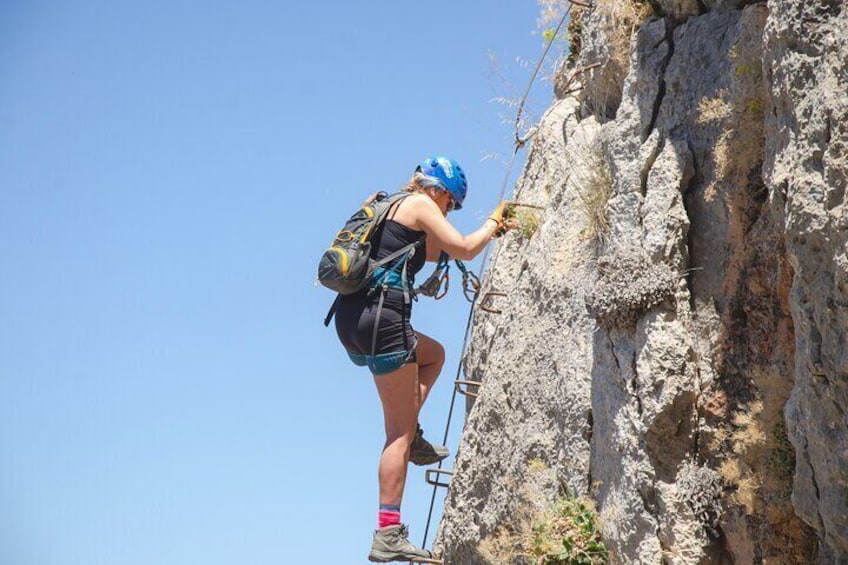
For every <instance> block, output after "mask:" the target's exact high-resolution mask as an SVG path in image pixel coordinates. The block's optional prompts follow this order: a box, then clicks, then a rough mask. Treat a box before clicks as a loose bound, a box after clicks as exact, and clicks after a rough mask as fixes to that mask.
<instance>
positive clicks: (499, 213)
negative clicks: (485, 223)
mask: <svg viewBox="0 0 848 565" xmlns="http://www.w3.org/2000/svg"><path fill="white" fill-rule="evenodd" d="M506 204H507V202H506V200H504V201H502V202H501V203H500V204H498V207H497V208H495V211H494V212H492V213H491V214H489V219H490V220H494V221H495V223H497V224H498V227H499V228H501V227H503V221H504V218H503V216H504V209H505V208H506Z"/></svg>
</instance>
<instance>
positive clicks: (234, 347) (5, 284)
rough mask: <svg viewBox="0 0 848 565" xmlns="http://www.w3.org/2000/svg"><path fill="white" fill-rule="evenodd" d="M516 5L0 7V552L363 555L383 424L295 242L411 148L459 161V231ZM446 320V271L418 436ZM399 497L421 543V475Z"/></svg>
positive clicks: (434, 314) (326, 236) (314, 241)
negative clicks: (462, 201)
mask: <svg viewBox="0 0 848 565" xmlns="http://www.w3.org/2000/svg"><path fill="white" fill-rule="evenodd" d="M288 5H292V6H296V7H286V6H288ZM538 11H539V10H538V6H537V5H536V4H535V2H533V1H532V0H523V1H521V2H502V3H493V2H483V1H473V2H472V1H468V2H448V1H434V2H430V3H427V4H426V5H422V4H421V3H413V2H388V1H375V2H367V3H354V2H335V1H331V2H321V3H318V2H315V3H309V2H300V3H296V4H295V3H283V2H257V1H254V0H248V1H242V2H230V3H223V2H212V3H209V2H205V3H201V2H196V1H191V2H189V1H173V0H172V1H169V2H162V1H157V0H154V1H151V2H146V3H132V4H131V3H122V2H107V1H105V0H104V1H93V0H81V1H78V2H60V1H54V2H51V1H39V0H33V1H29V2H22V1H17V0H6V1H4V2H2V3H0V264H2V268H0V462H2V463H0V563H3V564H4V565H6V564H8V565H36V564H37V565H71V564H85V565H96V564H104V565H112V564H115V565H118V564H119V565H136V564H138V565H141V564H152V563H155V564H157V565H165V564H175V565H176V564H179V565H184V564H187V563H203V564H204V565H213V564H231V563H250V564H265V563H268V564H271V563H276V564H279V563H331V562H332V563H342V564H348V563H362V562H365V559H364V557H365V555H366V554H367V551H368V547H369V544H370V538H371V534H372V531H373V528H374V527H375V514H376V505H377V484H376V464H377V460H378V457H379V452H380V449H381V446H382V442H383V437H382V416H381V413H380V406H379V403H378V400H377V396H376V392H375V390H374V386H373V383H372V381H371V378H370V375H368V373H367V372H363V370H361V369H358V368H356V367H354V366H353V365H351V364H350V363H349V362H348V360H347V358H346V356H345V354H344V352H343V350H342V349H341V347H340V346H339V344H338V343H337V341H336V338H335V335H334V332H333V331H332V330H327V329H325V328H324V327H323V325H322V324H321V321H322V319H323V316H324V314H325V312H326V309H327V307H328V306H329V304H330V303H331V301H332V295H331V294H330V293H329V291H326V290H324V289H323V288H316V287H315V286H314V284H313V283H314V280H315V271H316V266H317V259H318V258H319V256H320V254H321V252H322V250H323V248H324V247H325V246H326V245H327V244H328V243H329V240H330V238H331V237H332V234H333V233H335V231H336V230H337V229H338V226H339V225H340V224H341V223H343V221H344V219H345V218H346V217H347V216H348V215H349V214H350V213H352V211H353V210H354V209H355V208H356V206H357V205H358V204H359V202H361V200H362V199H363V198H364V197H365V196H366V195H367V194H369V193H370V192H373V191H374V190H393V189H395V188H397V187H399V186H400V185H401V184H403V182H404V181H405V180H406V179H407V178H408V176H409V175H410V173H411V171H412V169H413V168H414V166H415V164H416V163H417V161H419V160H420V159H422V158H424V157H426V156H428V155H429V154H432V153H444V154H447V155H450V156H452V157H453V158H455V159H457V160H458V161H459V162H460V163H461V164H462V165H463V168H464V169H465V170H466V172H467V174H468V177H469V181H470V188H469V190H470V192H469V197H468V200H467V201H466V206H465V209H464V210H463V211H462V212H461V213H459V214H457V215H456V216H455V217H453V218H451V219H452V220H453V221H454V222H455V224H456V225H457V226H458V227H459V228H460V229H461V230H462V231H464V232H468V231H470V230H471V229H474V228H475V227H476V226H477V225H478V224H479V223H480V222H482V221H483V219H484V218H485V216H486V214H487V213H488V211H489V210H490V209H491V208H493V207H494V206H495V205H496V204H497V201H496V199H497V194H498V192H499V190H500V183H501V179H502V175H503V173H504V164H503V163H502V162H500V161H499V160H497V159H492V160H486V161H482V160H481V159H482V157H483V156H484V155H486V154H492V153H502V154H506V153H508V152H509V151H510V136H511V126H509V125H504V124H502V123H501V118H502V114H506V115H511V110H509V109H508V108H506V107H504V106H503V105H498V104H496V103H493V102H491V99H492V98H493V97H496V96H507V97H510V96H517V95H518V94H520V91H521V90H523V87H524V85H525V83H526V80H527V78H528V77H529V73H530V69H528V68H526V67H527V65H526V63H525V64H524V65H522V64H520V63H518V62H516V58H521V59H523V60H525V61H531V62H534V61H535V60H536V57H538V56H539V54H540V52H541V49H542V40H541V38H540V36H539V35H538V34H534V33H533V31H534V29H535V27H536V19H537V17H538ZM490 51H491V52H493V53H494V54H495V55H496V57H497V59H498V60H499V61H500V65H501V69H502V72H503V73H504V74H505V75H506V77H507V78H508V80H510V81H513V82H514V86H513V87H512V88H510V87H508V86H507V85H505V84H503V83H502V82H501V81H500V80H499V79H497V78H494V77H493V72H492V66H491V63H490V61H489V52H490ZM534 99H535V102H534V103H533V106H532V107H533V108H535V110H536V111H537V113H538V112H539V111H541V110H543V109H544V107H545V106H546V105H547V101H548V100H549V99H550V86H549V85H548V84H545V83H541V84H539V85H537V89H536V92H535V94H534ZM454 282H455V287H458V284H456V283H457V282H458V280H456V279H455V281H454ZM466 314H467V305H466V303H465V302H464V299H463V298H462V296H461V293H460V292H458V291H457V288H454V289H453V292H452V293H451V295H450V296H449V297H448V298H447V299H445V300H444V301H442V302H439V303H432V302H427V301H422V302H419V303H418V304H417V305H416V308H415V313H414V316H413V322H414V324H415V326H416V328H417V329H419V330H421V331H424V332H425V333H429V334H430V335H433V336H434V337H436V338H437V339H440V340H441V341H442V342H443V343H444V344H445V345H446V347H447V350H448V364H447V368H446V371H445V375H443V379H442V381H441V383H440V385H439V386H438V387H437V390H436V391H435V392H434V394H433V396H432V399H431V401H430V403H429V404H428V406H427V407H426V408H425V413H424V414H423V415H422V425H423V426H424V428H425V430H427V432H428V436H431V437H433V438H438V437H440V436H441V434H442V430H443V428H444V423H445V417H446V415H447V408H448V402H449V400H450V394H451V379H452V378H453V372H454V371H455V368H456V362H457V357H458V355H459V349H460V347H461V339H462V332H463V329H464V322H465V316H466ZM458 412H459V415H460V417H458V418H457V419H455V420H454V424H453V428H454V430H456V432H457V433H455V434H453V436H454V437H453V438H452V439H451V445H450V447H451V449H452V450H455V448H456V445H457V440H458V431H459V429H460V428H461V422H462V420H461V413H462V405H460V409H459V411H458ZM406 492H407V494H406V499H405V501H404V505H403V519H404V521H405V522H408V523H409V524H410V526H411V529H412V539H413V541H415V542H416V543H418V542H420V539H421V535H422V534H423V528H424V521H425V518H426V509H427V504H428V503H429V496H430V490H429V488H428V487H427V486H426V484H425V483H424V481H423V471H422V470H420V469H417V468H416V469H412V470H411V472H410V477H409V482H408V485H407V491H406ZM443 496H444V493H443V492H440V493H439V496H438V499H439V500H441V499H442V498H443ZM430 537H431V539H432V533H431V536H430ZM316 551H319V552H320V554H321V555H323V556H325V557H322V558H319V559H317V560H316V559H310V558H309V557H308V556H310V555H314V554H315V553H316Z"/></svg>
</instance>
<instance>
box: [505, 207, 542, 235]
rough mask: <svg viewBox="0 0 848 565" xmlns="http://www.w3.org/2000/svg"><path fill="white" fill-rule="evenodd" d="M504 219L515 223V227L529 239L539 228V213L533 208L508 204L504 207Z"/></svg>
mask: <svg viewBox="0 0 848 565" xmlns="http://www.w3.org/2000/svg"><path fill="white" fill-rule="evenodd" d="M504 220H505V221H507V222H509V223H512V224H513V225H515V229H517V230H518V231H519V232H520V233H521V235H523V236H524V237H526V238H527V239H530V238H531V237H533V234H535V233H536V231H537V230H538V229H539V215H538V214H537V213H536V212H534V211H533V210H532V209H529V208H526V207H523V206H520V205H516V204H507V206H506V208H505V209H504Z"/></svg>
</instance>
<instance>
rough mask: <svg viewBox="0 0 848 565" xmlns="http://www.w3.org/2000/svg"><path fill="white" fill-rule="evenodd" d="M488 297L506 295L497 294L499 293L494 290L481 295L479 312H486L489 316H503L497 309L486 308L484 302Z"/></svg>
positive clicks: (504, 294) (502, 293) (503, 294)
mask: <svg viewBox="0 0 848 565" xmlns="http://www.w3.org/2000/svg"><path fill="white" fill-rule="evenodd" d="M490 296H506V293H505V292H499V291H496V290H490V291H489V292H487V293H486V294H484V295H483V298H481V299H480V310H482V311H484V312H488V313H489V314H503V312H501V311H500V310H498V309H497V308H490V307H488V306H486V300H487V299H488V298H489V297H490Z"/></svg>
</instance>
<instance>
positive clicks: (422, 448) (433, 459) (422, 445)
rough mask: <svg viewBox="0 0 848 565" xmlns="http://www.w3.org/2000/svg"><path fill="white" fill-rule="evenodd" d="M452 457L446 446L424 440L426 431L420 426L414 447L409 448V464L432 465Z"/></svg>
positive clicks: (413, 442) (414, 440)
mask: <svg viewBox="0 0 848 565" xmlns="http://www.w3.org/2000/svg"><path fill="white" fill-rule="evenodd" d="M448 455H450V452H449V451H448V448H447V447H445V446H444V445H433V444H431V443H430V442H429V441H427V440H426V439H424V430H422V429H421V426H418V431H416V432H415V438H414V439H413V440H412V445H410V446H409V462H410V463H413V464H415V465H432V464H433V463H438V462H439V461H441V460H442V459H444V458H445V457H447V456H448Z"/></svg>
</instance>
